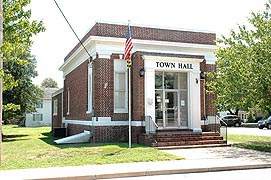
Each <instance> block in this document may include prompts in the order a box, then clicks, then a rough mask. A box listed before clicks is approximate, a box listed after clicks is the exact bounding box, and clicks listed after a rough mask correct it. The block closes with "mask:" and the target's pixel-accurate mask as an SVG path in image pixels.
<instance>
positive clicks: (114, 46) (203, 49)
mask: <svg viewBox="0 0 271 180" xmlns="http://www.w3.org/2000/svg"><path fill="white" fill-rule="evenodd" d="M125 41H126V39H125V38H113V37H102V36H90V37H89V38H88V39H87V40H86V41H85V42H84V45H85V47H86V49H87V50H88V52H89V53H90V55H91V56H92V59H93V60H94V59H95V58H96V54H98V55H99V57H102V58H110V55H111V54H112V53H119V54H123V52H124V47H125ZM133 44H134V48H133V50H132V52H136V51H144V52H154V53H171V54H187V55H202V56H204V57H205V59H206V61H207V64H214V63H215V61H216V58H215V56H214V52H215V50H216V45H205V44H193V43H180V42H167V41H153V40H140V39H133ZM87 59H88V55H87V53H86V52H85V50H84V48H83V47H82V46H80V47H79V48H78V49H77V50H75V52H74V53H73V54H71V55H70V57H68V59H67V60H66V61H65V62H64V64H63V65H62V66H61V67H60V68H59V70H61V71H63V75H64V77H65V76H66V75H67V74H69V73H70V72H71V71H73V70H74V69H75V68H76V67H78V66H79V65H80V64H81V63H83V62H85V61H86V60H87Z"/></svg>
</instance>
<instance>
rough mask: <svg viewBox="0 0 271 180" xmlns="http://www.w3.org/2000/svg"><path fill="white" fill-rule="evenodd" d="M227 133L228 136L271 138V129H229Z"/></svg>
mask: <svg viewBox="0 0 271 180" xmlns="http://www.w3.org/2000/svg"><path fill="white" fill-rule="evenodd" d="M228 133H229V134H247V135H257V136H271V129H266V128H264V129H259V128H244V127H229V128H228Z"/></svg>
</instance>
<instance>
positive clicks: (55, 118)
mask: <svg viewBox="0 0 271 180" xmlns="http://www.w3.org/2000/svg"><path fill="white" fill-rule="evenodd" d="M55 100H57V114H54V101H55ZM52 112H53V113H52V127H62V126H63V124H62V92H61V93H59V94H57V95H55V96H53V97H52Z"/></svg>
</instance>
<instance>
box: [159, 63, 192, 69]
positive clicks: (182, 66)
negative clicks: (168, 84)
mask: <svg viewBox="0 0 271 180" xmlns="http://www.w3.org/2000/svg"><path fill="white" fill-rule="evenodd" d="M156 67H157V68H170V69H193V66H192V64H189V63H186V64H185V63H179V62H178V63H177V62H156Z"/></svg>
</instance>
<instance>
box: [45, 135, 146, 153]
mask: <svg viewBox="0 0 271 180" xmlns="http://www.w3.org/2000/svg"><path fill="white" fill-rule="evenodd" d="M42 135H43V136H45V137H43V138H40V139H41V140H42V141H44V142H46V143H47V144H49V145H52V146H55V147H58V148H60V149H65V148H83V147H99V146H113V145H115V146H118V147H120V148H128V142H111V143H110V142H109V143H77V144H55V143H54V140H57V139H60V138H55V137H53V136H52V133H51V132H46V133H42ZM132 147H133V148H137V147H140V148H147V146H145V145H141V144H133V145H132Z"/></svg>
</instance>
